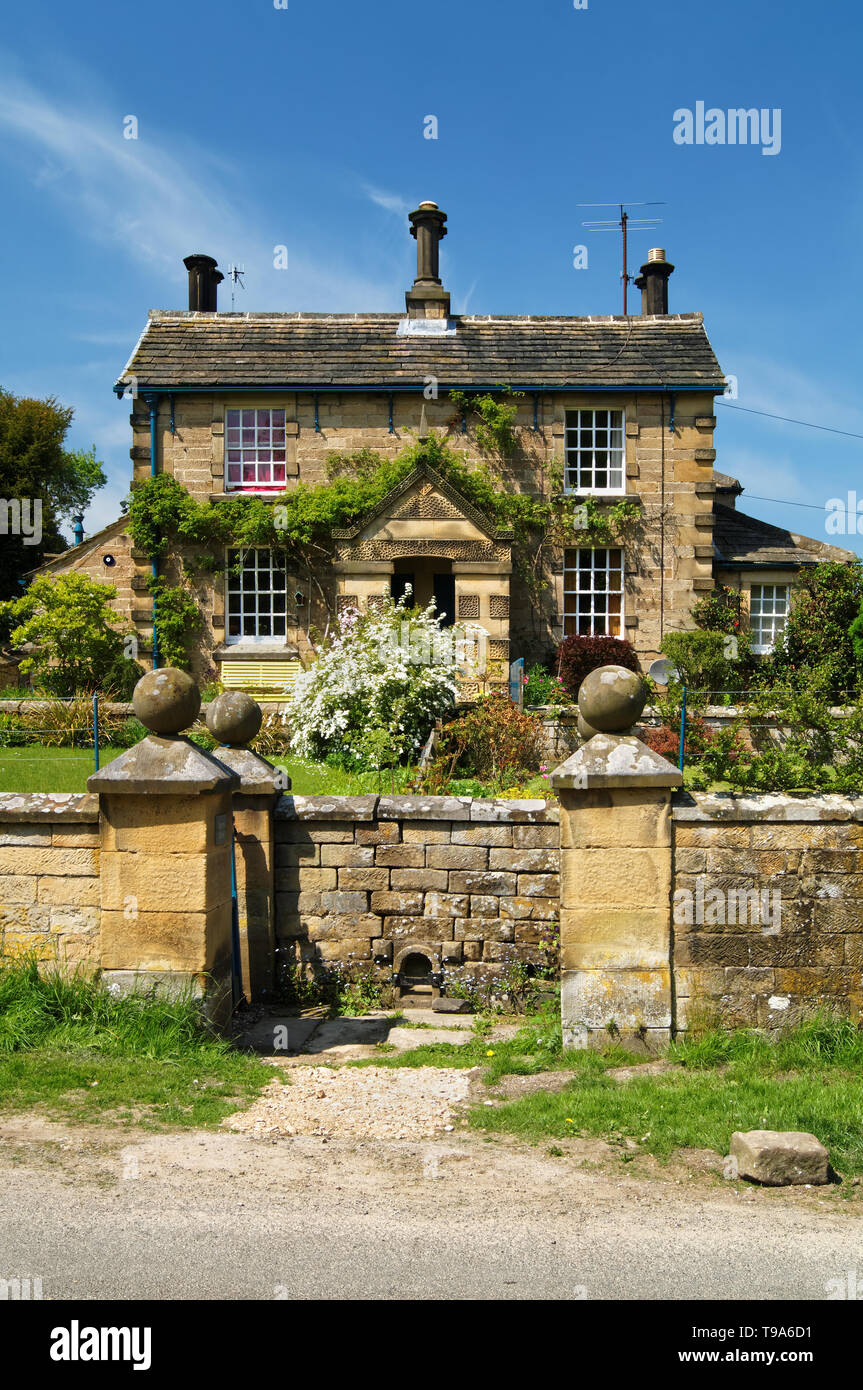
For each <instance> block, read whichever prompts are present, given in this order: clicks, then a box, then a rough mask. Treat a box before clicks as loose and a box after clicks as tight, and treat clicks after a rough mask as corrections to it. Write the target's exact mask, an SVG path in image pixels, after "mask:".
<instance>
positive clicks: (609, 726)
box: [578, 666, 647, 734]
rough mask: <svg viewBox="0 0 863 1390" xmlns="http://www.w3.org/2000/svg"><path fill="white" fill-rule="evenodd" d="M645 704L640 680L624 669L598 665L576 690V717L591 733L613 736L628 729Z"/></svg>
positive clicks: (633, 672)
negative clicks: (589, 728) (596, 732)
mask: <svg viewBox="0 0 863 1390" xmlns="http://www.w3.org/2000/svg"><path fill="white" fill-rule="evenodd" d="M646 702H647V686H646V685H645V684H644V680H643V678H642V677H641V676H640V675H639V674H638V673H637V672H636V671H628V670H627V669H626V667H625V666H598V667H597V669H596V670H595V671H591V672H590V675H588V676H585V678H584V680H583V681H582V682H581V685H580V686H579V688H578V710H579V714H580V715H581V718H582V719H583V720H584V722H585V723H586V724H589V725H590V727H591V729H592V730H593V731H594V732H595V731H596V730H599V731H600V733H604V734H615V733H622V732H623V730H624V729H629V728H631V727H632V725H633V724H634V723H635V721H636V720H637V719H639V718H640V716H641V711H642V710H643V709H644V706H645V703H646Z"/></svg>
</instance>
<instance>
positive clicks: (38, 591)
mask: <svg viewBox="0 0 863 1390" xmlns="http://www.w3.org/2000/svg"><path fill="white" fill-rule="evenodd" d="M113 595H114V591H113V589H112V587H111V586H110V585H103V584H96V583H94V582H93V581H91V580H90V579H88V578H87V577H86V576H84V575H80V574H72V575H69V576H66V577H63V578H59V579H49V578H46V577H42V578H39V579H37V580H36V581H34V583H33V584H31V586H30V588H29V589H28V590H27V591H26V593H25V594H24V595H23V596H22V597H20V598H18V599H15V600H9V601H7V602H5V603H0V626H2V627H3V628H4V629H5V631H6V632H7V634H8V637H9V640H11V641H12V642H13V643H14V644H16V645H17V646H18V647H23V648H24V649H25V650H26V651H27V653H28V655H27V656H26V657H25V658H24V660H23V661H22V663H21V669H22V673H23V674H24V675H25V676H26V678H27V679H28V680H29V682H30V687H31V688H30V689H29V690H26V691H25V690H22V689H17V688H16V689H10V690H6V691H0V699H2V698H5V699H6V700H7V701H9V700H15V701H16V702H21V701H22V699H23V697H25V696H26V697H27V702H26V705H25V706H24V707H23V708H16V709H15V710H12V711H7V712H0V786H2V788H3V789H4V790H7V791H21V792H26V791H67V792H68V791H83V790H84V788H85V785H86V779H87V777H88V775H89V774H90V773H91V772H92V771H93V770H94V766H95V749H94V703H93V696H94V694H97V695H98V696H99V697H100V706H101V708H100V710H99V715H98V726H99V749H98V759H99V763H100V765H104V764H105V763H106V762H109V761H110V760H111V759H112V758H114V757H116V756H117V755H118V754H119V753H120V752H121V751H122V750H123V749H125V748H128V747H130V746H132V745H133V744H134V743H136V742H138V740H140V739H141V738H142V737H143V736H144V734H145V730H144V728H143V726H142V725H141V724H140V723H139V722H138V720H137V719H135V718H134V717H131V716H130V715H128V714H126V713H124V712H120V710H118V708H116V707H112V702H117V701H124V700H128V699H129V696H130V694H131V690H132V688H133V686H134V683H135V680H136V679H137V677H138V676H139V675H140V669H141V668H140V666H139V665H138V664H137V662H136V661H135V660H134V659H133V655H134V651H135V646H134V634H133V633H132V632H131V630H130V629H129V628H128V626H126V625H124V624H123V623H122V622H120V621H119V620H118V618H117V615H116V613H115V612H114V611H113V609H112V608H111V607H110V600H111V598H112V597H113ZM861 609H863V566H861V564H860V563H854V564H850V565H839V564H833V563H826V562H825V563H822V564H818V565H814V566H812V567H811V568H810V569H808V570H804V571H803V572H802V574H801V576H800V578H799V582H798V585H797V588H796V590H795V594H794V601H793V604H792V607H791V611H790V613H789V615H788V619H787V622H786V626H785V629H784V631H783V632H782V633H781V634H779V635H778V638H777V640H776V642H775V645H774V647H773V650H772V651H771V652H770V653H769V654H768V655H766V656H756V655H755V654H754V653H753V651H752V644H751V640H750V636H749V632H748V629H747V626H746V622H745V613H744V612H743V611H742V608H741V599H740V595H739V594H737V593H735V592H733V591H732V590H730V589H728V588H724V587H721V586H719V587H717V588H716V589H715V590H714V591H713V592H712V593H711V594H709V595H707V596H706V597H705V598H703V599H701V600H699V602H698V603H696V605H695V607H694V609H693V622H694V626H693V628H692V629H691V630H690V631H680V632H671V633H668V634H667V635H666V637H665V639H664V641H663V643H662V651H663V653H664V654H665V656H666V658H667V660H668V663H669V666H670V670H671V674H670V675H669V676H668V684H667V685H665V686H660V685H657V684H655V683H654V682H652V681H650V680H649V678H648V677H645V680H646V681H647V683H648V685H649V686H650V695H649V711H648V716H646V718H645V725H644V727H643V729H642V735H643V737H644V738H645V740H646V742H647V743H648V744H649V745H650V746H651V748H653V749H654V750H655V751H656V752H658V753H661V754H662V755H663V756H665V757H667V758H669V759H670V760H671V761H673V762H678V761H679V760H680V729H681V716H682V713H683V706H684V701H685V735H684V749H683V754H684V756H683V760H682V761H683V765H684V778H685V785H686V786H687V787H688V788H689V789H691V790H708V789H709V790H732V791H801V792H802V791H806V792H823V791H836V792H855V791H857V790H858V789H859V788H860V786H861V785H863V616H861ZM460 636H463V634H460V631H459V629H454V628H445V627H444V626H443V625H442V621H441V620H440V619H439V618H438V617H437V616H436V615H435V612H434V608H433V605H430V606H429V607H428V608H426V609H421V608H419V607H416V606H413V605H412V601H411V595H410V592H409V591H408V593H407V594H406V595H405V596H404V597H403V598H402V599H400V600H399V601H398V602H395V601H393V600H390V599H385V600H384V601H383V603H382V604H381V605H380V607H379V608H376V609H374V610H370V611H368V612H365V613H362V614H360V613H358V612H357V611H356V610H352V609H348V610H347V611H345V612H343V613H342V614H341V615H340V617H339V619H338V622H337V623H336V625H335V627H334V628H333V629H332V630H331V631H330V632H329V634H328V635H327V636H326V637H325V638H323V639H322V640H321V641H320V642H319V645H318V649H317V659H316V660H315V661H314V663H313V664H312V665H311V666H310V667H309V668H308V669H307V670H306V671H304V672H303V673H302V674H301V675H300V676H299V677H298V678H297V680H296V683H295V685H294V687H293V688H292V690H291V691H290V693H289V694H288V695H287V696H286V699H285V700H284V702H283V703H282V704H281V706H280V707H279V709H278V711H275V710H273V711H269V712H267V713H266V714H265V718H264V723H263V726H262V728H261V731H260V733H259V735H258V737H257V739H256V740H255V743H254V747H255V749H256V751H258V752H259V753H261V754H262V755H263V756H264V757H267V758H269V759H270V760H271V761H272V762H273V763H274V764H275V765H276V766H278V767H280V768H282V769H283V770H284V771H285V773H286V774H287V775H288V776H289V777H290V779H291V784H292V788H293V790H294V791H295V792H297V793H298V794H300V795H311V794H315V793H323V794H331V795H352V794H360V793H366V792H382V791H387V792H422V793H425V794H447V793H449V794H456V795H458V794H461V795H474V796H551V795H553V793H551V791H550V789H549V775H550V772H551V770H552V768H551V766H550V765H549V761H550V755H549V754H548V752H547V751H546V747H545V745H544V742H543V718H544V717H547V716H548V714H549V710H551V712H552V713H553V711H554V709H555V707H560V708H563V707H566V706H572V705H573V703H574V701H575V700H576V698H577V694H578V689H579V686H580V684H581V681H582V680H583V679H584V677H585V676H586V675H588V674H589V672H590V671H592V670H594V669H595V668H596V667H598V666H601V665H604V664H608V663H615V664H618V665H622V666H625V667H627V668H629V669H630V670H633V671H638V670H639V669H640V667H639V661H638V658H637V656H636V653H635V651H634V649H633V647H632V646H631V644H630V643H629V642H627V641H625V640H621V639H617V638H613V637H568V638H565V639H564V640H563V641H562V642H561V643H560V645H559V646H558V647H557V649H556V650H551V651H549V653H548V656H547V659H546V661H545V662H537V663H534V664H533V665H532V666H531V667H530V669H529V670H528V672H527V674H526V676H525V678H524V690H523V705H524V708H519V707H518V705H517V704H515V703H514V702H513V701H511V700H510V698H509V696H508V695H507V694H505V693H502V692H496V693H492V694H487V695H485V696H483V697H482V698H480V699H478V700H477V701H475V702H474V703H472V704H469V705H463V704H458V703H457V695H458V683H459V678H460V676H461V675H463V668H462V665H461V661H462V659H463V651H462V649H461V647H460V641H459V639H460ZM220 690H221V687H220V686H219V685H218V684H215V683H214V684H211V685H209V686H206V687H205V688H204V689H203V690H202V698H203V700H204V702H206V701H207V700H209V699H212V698H214V697H215V695H217V694H218V693H219V692H220ZM539 707H541V710H542V712H541V713H540V712H538V709H539ZM651 711H652V713H651ZM430 735H431V737H430ZM190 737H191V738H192V739H194V740H195V741H196V742H198V743H199V744H200V745H201V746H202V747H204V748H207V749H211V748H213V746H214V744H213V740H212V737H211V736H210V734H209V733H208V731H207V728H206V725H205V724H204V722H203V720H199V722H198V723H197V724H196V725H195V726H194V728H193V729H192V730H191V731H190Z"/></svg>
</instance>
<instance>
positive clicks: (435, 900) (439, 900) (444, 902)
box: [425, 892, 469, 917]
mask: <svg viewBox="0 0 863 1390" xmlns="http://www.w3.org/2000/svg"><path fill="white" fill-rule="evenodd" d="M468 909H469V903H468V898H467V896H466V895H465V894H463V893H438V892H432V893H427V894H426V902H425V910H426V914H427V915H428V916H429V917H466V916H467V915H468Z"/></svg>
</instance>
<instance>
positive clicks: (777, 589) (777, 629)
mask: <svg viewBox="0 0 863 1390" xmlns="http://www.w3.org/2000/svg"><path fill="white" fill-rule="evenodd" d="M756 590H759V591H760V592H759V595H758V611H757V613H756V612H755V609H754V605H755V591H756ZM768 591H769V592H768ZM780 593H781V594H783V595H784V599H783V600H782V601H783V602H784V604H785V607H784V609H783V610H782V611H781V612H779V611H778V610H777V607H776V604H777V601H778V600H779V595H780ZM765 600H767V602H768V604H769V607H768V608H767V609H765V608H764V603H765ZM790 610H791V585H790V584H777V583H770V584H764V583H758V584H750V586H749V631H750V633H751V634H752V650H753V652H754V653H755V654H756V656H767V655H768V653H769V652H772V651H773V648H774V647H775V645H776V639H777V637H779V636H780V635H781V634H782V633H783V632H784V631H785V624H786V623H787V621H788V614H789V612H790ZM753 619H755V620H757V628H756V626H755V623H754V622H753ZM777 619H780V620H781V626H778V625H777ZM756 632H757V633H758V634H759V635H760V637H761V639H762V640H761V641H756ZM765 633H769V638H768V639H767V640H766V641H765V640H764V636H765Z"/></svg>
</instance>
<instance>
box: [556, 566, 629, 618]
mask: <svg viewBox="0 0 863 1390" xmlns="http://www.w3.org/2000/svg"><path fill="white" fill-rule="evenodd" d="M573 556H574V557H577V558H576V561H575V564H571V563H570V560H571V557H573ZM582 556H589V557H590V561H589V563H587V562H585V561H583V560H582V559H581V557H582ZM614 556H616V557H617V558H618V563H617V564H612V557H614ZM624 559H625V557H624V554H623V548H622V546H619V545H604V546H603V545H599V546H590V547H588V546H578V547H574V548H572V549H568V550H566V551H564V557H563V636H564V637H574V636H575V637H619V638H622V637H623V635H624V620H625V617H626V611H625V610H626V592H625V591H626V575H625V569H624ZM618 571H619V572H620V588H619V589H617V588H614V589H612V588H611V575H612V574H613V573H617V572H618ZM582 575H586V576H587V577H588V579H589V582H588V583H587V584H582V583H581V582H580V581H581V577H582ZM573 576H574V578H573ZM597 576H604V580H605V582H604V584H603V582H602V579H600V582H599V583H597ZM618 597H619V599H620V612H619V613H612V612H611V604H610V603H609V602H608V600H609V599H610V598H618ZM579 598H581V599H582V600H585V599H587V600H589V603H587V604H586V605H585V604H584V602H582V604H581V605H579ZM580 608H581V611H580ZM585 614H586V615H587V617H588V619H589V628H590V631H588V632H583V631H580V628H581V619H582V618H583V617H584V616H585ZM600 619H602V622H601V624H600V626H597V623H598V621H599V620H600ZM570 623H572V624H573V625H574V627H575V629H576V630H575V631H574V632H571V631H568V625H569V624H570ZM613 626H617V628H618V631H617V632H614V631H612V627H613Z"/></svg>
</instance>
